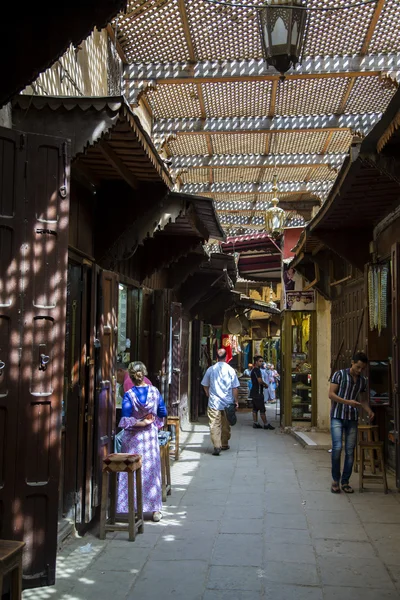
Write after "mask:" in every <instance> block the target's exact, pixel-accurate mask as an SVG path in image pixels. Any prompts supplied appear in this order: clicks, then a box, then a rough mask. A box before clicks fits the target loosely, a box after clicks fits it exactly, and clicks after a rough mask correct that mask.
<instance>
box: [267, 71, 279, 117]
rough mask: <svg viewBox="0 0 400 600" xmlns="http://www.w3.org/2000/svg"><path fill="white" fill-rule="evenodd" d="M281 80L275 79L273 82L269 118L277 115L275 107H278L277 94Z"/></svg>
mask: <svg viewBox="0 0 400 600" xmlns="http://www.w3.org/2000/svg"><path fill="white" fill-rule="evenodd" d="M278 84H279V79H274V81H273V82H272V90H271V102H270V105H269V112H268V116H269V117H271V118H272V117H273V116H274V115H275V106H276V94H277V91H278Z"/></svg>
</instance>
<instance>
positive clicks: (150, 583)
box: [109, 560, 208, 600]
mask: <svg viewBox="0 0 400 600" xmlns="http://www.w3.org/2000/svg"><path fill="white" fill-rule="evenodd" d="M207 570H208V565H207V562H205V561H204V562H202V561H196V560H192V561H190V560H181V561H176V562H175V561H159V560H149V561H148V562H147V564H146V566H145V567H144V569H143V570H142V571H141V573H140V575H139V576H138V577H137V579H136V581H135V584H134V586H133V588H132V589H131V591H130V593H129V595H128V596H127V600H138V599H139V598H145V599H146V600H160V598H168V597H169V596H171V597H173V598H174V600H201V598H202V596H203V593H204V588H205V582H206V576H207ZM112 597H114V598H115V599H117V598H118V596H116V595H115V594H114V595H113V594H111V595H110V598H112ZM109 600H110V599H109Z"/></svg>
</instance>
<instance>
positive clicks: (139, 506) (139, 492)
mask: <svg viewBox="0 0 400 600" xmlns="http://www.w3.org/2000/svg"><path fill="white" fill-rule="evenodd" d="M135 477H136V510H137V519H138V521H139V522H140V525H139V528H138V532H139V533H143V529H144V521H143V488H142V468H140V469H137V471H135Z"/></svg>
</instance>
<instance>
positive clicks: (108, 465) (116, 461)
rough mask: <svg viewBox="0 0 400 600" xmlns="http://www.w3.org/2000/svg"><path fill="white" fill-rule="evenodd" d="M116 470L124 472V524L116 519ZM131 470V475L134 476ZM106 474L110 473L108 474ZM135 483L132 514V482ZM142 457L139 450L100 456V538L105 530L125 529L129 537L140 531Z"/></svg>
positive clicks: (132, 538)
mask: <svg viewBox="0 0 400 600" xmlns="http://www.w3.org/2000/svg"><path fill="white" fill-rule="evenodd" d="M117 473H127V474H128V524H127V525H126V524H122V523H116V493H117ZM134 474H135V476H134ZM108 476H110V477H108ZM109 478H110V517H109V519H107V504H108V479H109ZM135 484H136V505H137V506H136V514H135V501H134V485H135ZM143 523H144V521H143V490H142V457H141V456H139V454H116V453H115V454H109V455H108V456H107V458H105V459H104V460H103V487H102V492H101V512H100V539H101V540H104V539H105V537H106V532H107V531H128V532H129V541H130V542H133V541H135V537H136V533H143Z"/></svg>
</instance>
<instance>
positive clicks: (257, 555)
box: [211, 533, 263, 567]
mask: <svg viewBox="0 0 400 600" xmlns="http://www.w3.org/2000/svg"><path fill="white" fill-rule="evenodd" d="M262 558H263V538H262V535H261V534H253V535H248V534H239V533H237V534H225V533H222V534H220V535H218V536H217V539H216V540H215V545H214V551H213V553H212V556H211V564H212V565H227V566H249V567H259V566H261V563H262Z"/></svg>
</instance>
